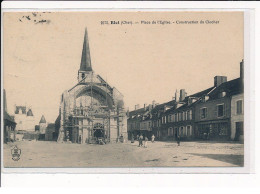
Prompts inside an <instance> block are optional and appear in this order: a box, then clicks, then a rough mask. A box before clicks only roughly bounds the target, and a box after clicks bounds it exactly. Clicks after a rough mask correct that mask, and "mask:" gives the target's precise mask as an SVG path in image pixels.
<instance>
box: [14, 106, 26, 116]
mask: <svg viewBox="0 0 260 194" xmlns="http://www.w3.org/2000/svg"><path fill="white" fill-rule="evenodd" d="M20 109H21V110H22V114H26V106H16V107H15V112H14V113H15V114H19V110H20Z"/></svg>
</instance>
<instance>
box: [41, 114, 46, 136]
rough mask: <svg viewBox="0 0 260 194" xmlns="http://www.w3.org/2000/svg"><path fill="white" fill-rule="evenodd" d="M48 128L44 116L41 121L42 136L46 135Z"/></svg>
mask: <svg viewBox="0 0 260 194" xmlns="http://www.w3.org/2000/svg"><path fill="white" fill-rule="evenodd" d="M46 127H47V122H46V119H45V117H44V115H42V117H41V120H40V121H39V131H40V134H45V131H46Z"/></svg>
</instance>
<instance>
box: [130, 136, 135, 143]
mask: <svg viewBox="0 0 260 194" xmlns="http://www.w3.org/2000/svg"><path fill="white" fill-rule="evenodd" d="M134 142H135V138H134V134H132V137H131V143H134Z"/></svg>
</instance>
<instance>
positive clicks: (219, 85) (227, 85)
mask: <svg viewBox="0 0 260 194" xmlns="http://www.w3.org/2000/svg"><path fill="white" fill-rule="evenodd" d="M240 91H241V79H240V78H238V79H234V80H231V81H227V77H225V76H215V78H214V88H213V89H212V90H211V91H210V92H209V93H208V94H206V95H203V96H202V97H201V98H200V100H199V102H198V103H197V104H196V106H195V122H196V131H197V134H196V135H197V137H198V138H204V139H209V140H229V139H230V137H231V99H232V96H234V95H236V94H237V93H240Z"/></svg>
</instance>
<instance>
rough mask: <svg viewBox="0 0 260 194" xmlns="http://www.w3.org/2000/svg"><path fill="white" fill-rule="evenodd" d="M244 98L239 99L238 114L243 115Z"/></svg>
mask: <svg viewBox="0 0 260 194" xmlns="http://www.w3.org/2000/svg"><path fill="white" fill-rule="evenodd" d="M242 112H243V111H242V100H238V101H237V114H238V115H241V114H242Z"/></svg>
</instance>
